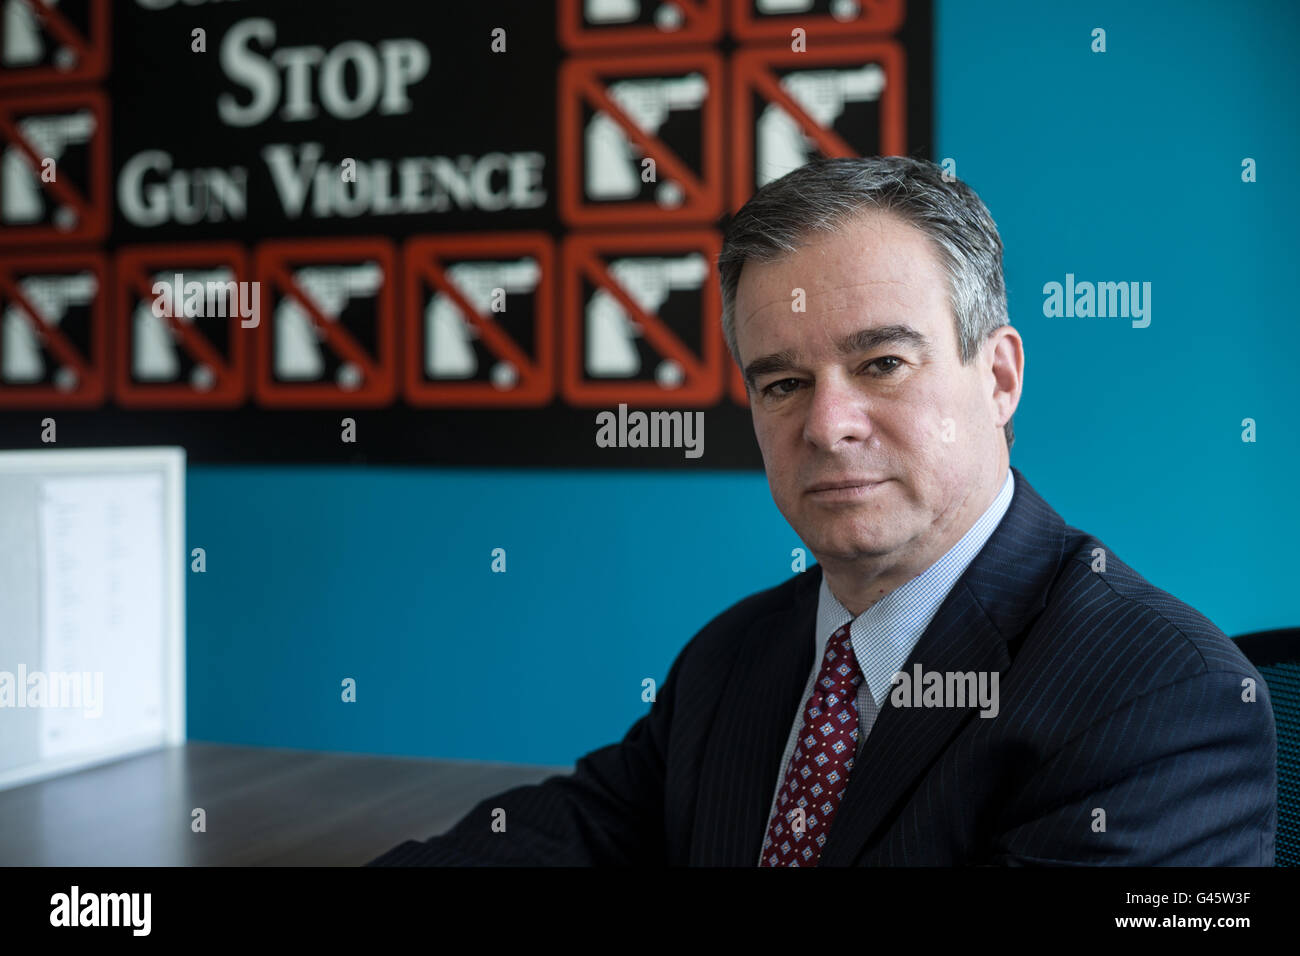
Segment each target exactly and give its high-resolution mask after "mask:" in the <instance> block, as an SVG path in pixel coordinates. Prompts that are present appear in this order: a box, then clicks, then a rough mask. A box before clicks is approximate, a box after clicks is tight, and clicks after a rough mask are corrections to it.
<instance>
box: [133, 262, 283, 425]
mask: <svg viewBox="0 0 1300 956" xmlns="http://www.w3.org/2000/svg"><path fill="white" fill-rule="evenodd" d="M214 265H217V266H226V267H227V268H229V269H230V271H231V272H232V273H233V274H234V277H235V281H236V282H247V281H249V270H248V254H247V253H246V252H245V251H244V247H243V246H241V245H238V244H237V243H233V242H196V243H176V244H174V245H157V246H125V247H122V248H120V249H119V250H118V253H117V262H116V267H115V270H114V271H115V273H116V276H117V290H116V296H115V297H114V301H115V307H114V314H113V318H114V320H115V321H114V325H115V326H116V328H115V329H114V334H113V340H114V346H113V366H114V368H113V397H114V398H115V399H116V400H117V403H118V404H119V405H121V406H122V407H123V408H235V407H237V406H239V405H242V404H244V402H245V401H246V400H247V398H248V379H249V365H250V362H249V356H250V355H251V354H252V347H251V345H250V344H249V341H248V340H249V338H251V336H252V334H253V331H254V330H253V329H251V328H247V329H246V328H244V327H243V325H242V320H241V318H240V316H239V315H238V314H235V315H232V316H230V317H229V318H228V319H227V324H228V327H229V330H230V338H229V343H230V347H229V361H227V359H226V358H225V357H223V356H222V355H221V354H220V352H219V351H218V350H217V349H216V347H215V346H214V345H213V344H212V343H211V342H210V341H208V340H207V339H206V338H204V337H203V335H201V334H200V333H199V331H198V329H197V328H195V326H194V324H193V323H191V322H185V321H182V320H181V319H177V318H174V317H172V316H167V317H165V318H164V319H163V320H162V321H163V322H165V323H166V324H167V327H168V328H169V329H171V330H172V332H173V334H174V335H175V337H176V339H177V343H178V344H179V345H180V347H181V348H183V349H184V350H185V351H186V352H188V353H189V354H190V356H191V358H193V359H194V360H195V361H198V362H202V363H203V364H204V365H206V366H208V367H209V368H210V369H212V370H213V374H214V384H213V387H212V388H211V389H209V390H207V391H202V390H199V389H196V388H194V386H192V385H189V384H187V383H184V382H168V383H165V384H148V385H146V384H142V383H138V382H135V381H132V379H131V326H132V322H131V316H132V314H133V313H134V312H135V307H136V305H137V304H139V302H141V301H150V300H152V299H153V298H155V296H154V293H153V285H154V281H155V280H154V278H153V275H154V273H156V272H162V271H164V270H171V271H172V272H180V273H182V274H184V272H185V270H184V269H183V268H174V267H177V266H191V267H193V266H205V267H210V266H214ZM168 278H169V279H170V276H169V277H168ZM258 308H259V310H260V309H261V303H260V302H259V303H258ZM260 315H262V313H261V312H259V316H260Z"/></svg>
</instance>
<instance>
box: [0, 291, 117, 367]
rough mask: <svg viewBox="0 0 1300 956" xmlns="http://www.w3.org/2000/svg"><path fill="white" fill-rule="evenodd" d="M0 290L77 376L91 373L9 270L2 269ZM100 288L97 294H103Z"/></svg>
mask: <svg viewBox="0 0 1300 956" xmlns="http://www.w3.org/2000/svg"><path fill="white" fill-rule="evenodd" d="M0 292H4V293H5V294H6V295H7V296H8V297H9V299H10V301H12V302H13V303H14V304H15V305H17V306H18V309H19V311H20V312H22V313H25V318H26V319H27V322H28V324H29V325H30V326H31V327H32V330H33V331H34V332H35V333H36V334H37V336H39V338H40V340H41V342H42V344H43V345H44V346H45V347H46V348H47V349H48V350H49V351H50V353H51V354H52V355H54V356H56V357H57V358H58V359H59V361H60V362H62V363H63V364H64V365H70V366H72V367H73V368H75V369H76V370H77V378H78V379H83V380H84V379H85V378H87V377H88V376H89V374H90V366H88V365H87V364H86V363H85V362H84V361H83V360H82V357H81V356H80V355H79V354H77V350H76V348H75V347H74V346H73V344H72V343H71V342H70V341H69V340H68V337H67V336H66V335H64V334H63V332H62V331H61V330H60V329H59V328H58V326H55V325H50V324H48V323H47V322H46V321H45V317H44V316H43V315H41V313H40V312H39V311H38V310H37V309H36V306H34V305H32V303H31V300H30V299H28V298H27V296H25V295H23V291H22V289H21V288H19V286H18V283H16V282H14V280H13V279H12V278H11V277H10V276H9V274H8V273H7V272H2V271H0ZM102 292H103V290H102V289H100V290H99V292H98V293H97V294H102Z"/></svg>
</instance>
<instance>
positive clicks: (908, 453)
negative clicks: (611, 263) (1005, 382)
mask: <svg viewBox="0 0 1300 956" xmlns="http://www.w3.org/2000/svg"><path fill="white" fill-rule="evenodd" d="M814 236H815V237H816V238H810V239H809V240H808V244H807V245H805V246H804V247H803V248H802V249H800V250H799V251H797V252H795V253H792V254H790V255H788V256H786V257H785V258H783V259H781V260H778V261H776V262H769V263H753V262H751V263H747V264H746V265H745V267H744V269H743V271H742V273H741V278H740V283H739V287H738V289H737V294H736V337H737V346H738V350H739V352H740V361H741V363H742V368H743V369H744V370H745V371H746V373H747V374H752V379H751V383H750V409H751V411H752V413H753V419H754V433H755V435H756V436H757V438H758V444H759V447H760V449H761V450H762V453H763V464H764V467H765V468H766V470H767V478H768V483H769V485H770V486H771V489H772V497H773V499H774V500H775V502H776V505H777V507H778V508H779V509H780V510H781V513H782V514H783V515H784V516H785V518H786V520H787V521H788V522H790V525H791V527H793V528H794V530H795V531H796V533H798V535H799V537H800V538H801V539H802V540H803V542H804V543H805V544H807V545H808V547H809V548H810V549H811V550H812V552H813V554H814V555H815V556H816V557H817V558H818V560H819V561H821V562H823V563H825V562H826V559H827V558H828V557H830V558H838V559H840V560H844V561H854V560H858V561H861V560H864V559H866V560H867V561H868V562H870V563H871V564H872V565H874V566H877V567H880V568H884V567H893V566H898V567H906V566H909V565H913V564H915V563H916V562H918V561H922V562H923V563H922V564H921V565H920V566H919V567H916V568H915V570H916V573H920V571H922V570H924V568H925V567H926V566H928V564H929V563H932V562H933V561H934V560H937V559H938V557H939V556H941V555H942V553H943V551H946V550H947V548H948V547H951V545H952V544H953V543H955V541H956V538H957V537H960V535H961V533H963V532H964V531H965V530H966V527H968V526H969V523H970V522H972V521H973V520H974V519H975V518H976V517H978V512H974V513H972V508H973V506H974V505H975V504H976V503H979V504H980V505H981V507H983V506H984V505H985V504H987V502H986V501H982V500H981V499H980V497H979V496H981V495H984V494H985V493H986V491H985V489H987V488H989V487H992V482H993V481H994V480H995V479H996V478H998V477H1000V476H1001V474H1002V467H1003V466H1002V465H1001V454H1000V451H1001V452H1004V451H1005V440H1004V438H1003V436H1002V428H1001V426H1000V425H999V424H998V423H997V409H996V407H995V405H994V401H993V392H994V377H993V374H992V372H991V371H990V350H985V352H984V353H982V354H981V356H980V357H979V358H977V359H976V361H974V362H972V363H971V364H970V365H969V366H963V365H962V364H961V359H960V356H959V354H958V348H957V335H956V330H955V328H954V321H953V313H952V310H951V307H950V305H949V302H948V283H947V278H946V275H945V273H944V272H943V270H942V268H941V266H940V265H939V261H938V259H937V257H936V256H935V254H934V252H933V250H932V248H931V246H930V243H929V240H928V239H927V237H926V236H925V235H924V233H922V232H920V230H918V229H916V228H915V227H913V226H911V225H908V224H906V223H904V222H902V221H901V220H899V219H897V218H895V217H893V216H890V215H884V214H881V213H879V212H877V211H874V210H873V211H870V212H867V213H864V214H861V215H860V216H859V217H858V218H857V219H855V220H853V221H852V222H851V223H849V224H847V225H845V226H843V227H841V228H840V229H839V230H838V231H837V232H835V233H833V234H814ZM800 289H802V290H803V291H804V293H805V295H806V298H805V304H804V308H805V309H806V311H795V310H794V309H793V308H792V303H795V304H797V299H796V295H797V292H796V290H800ZM855 337H856V340H855ZM998 443H1002V449H1001V450H1000V449H999V447H998ZM864 482H866V483H868V484H865V485H864V484H863V483H864ZM845 483H851V484H852V485H853V486H852V487H842V488H838V489H833V488H832V489H826V488H823V487H822V486H823V485H825V484H845ZM941 544H942V546H943V551H939V552H938V553H933V552H935V550H936V549H937V548H938V547H939V546H940V545H941Z"/></svg>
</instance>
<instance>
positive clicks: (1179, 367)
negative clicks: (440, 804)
mask: <svg viewBox="0 0 1300 956" xmlns="http://www.w3.org/2000/svg"><path fill="white" fill-rule="evenodd" d="M1134 6H1136V5H1134V4H1131V3H1127V2H1125V3H1088V4H1082V3H1079V4H1065V3H1042V2H1038V0H1034V2H1021V3H972V2H964V0H962V2H940V3H939V4H938V5H937V8H936V30H937V36H936V61H937V64H938V65H937V73H936V110H937V112H936V124H937V136H938V145H937V150H936V158H942V157H952V158H953V159H954V160H955V161H956V163H957V174H958V175H959V176H961V177H962V178H963V179H966V180H967V181H968V182H970V183H971V184H972V185H973V186H974V187H975V189H976V190H977V191H978V192H979V193H980V195H981V196H982V197H983V198H984V200H985V202H986V203H987V204H988V206H989V208H990V209H991V210H992V212H993V215H994V218H995V219H996V220H997V223H998V226H999V229H1000V230H1001V233H1002V237H1003V240H1004V242H1005V244H1006V247H1007V254H1006V272H1007V280H1008V298H1009V303H1010V309H1011V319H1012V323H1013V324H1014V325H1016V326H1017V328H1018V329H1019V330H1020V332H1021V335H1022V336H1023V337H1024V340H1025V345H1026V375H1025V390H1024V395H1023V398H1022V401H1021V405H1020V409H1019V411H1018V412H1017V414H1016V433H1017V440H1016V446H1015V449H1014V451H1013V453H1012V463H1013V464H1015V465H1016V467H1018V468H1019V469H1021V470H1022V471H1023V472H1024V473H1025V475H1026V476H1027V477H1028V479H1029V480H1030V481H1031V482H1032V483H1033V485H1034V486H1035V488H1036V489H1037V490H1038V491H1039V492H1040V493H1041V494H1043V495H1044V496H1045V497H1046V498H1047V500H1048V501H1049V502H1051V504H1052V505H1053V506H1054V507H1055V508H1056V509H1057V510H1058V511H1059V512H1060V513H1061V514H1062V515H1063V516H1064V517H1065V519H1066V520H1067V521H1068V522H1070V523H1071V524H1074V525H1076V526H1078V527H1081V528H1084V529H1086V530H1088V531H1090V532H1092V533H1093V534H1096V535H1097V536H1098V537H1100V538H1101V539H1102V540H1103V541H1105V542H1106V543H1107V544H1108V545H1109V546H1110V547H1111V548H1112V549H1113V550H1114V551H1115V552H1116V553H1117V554H1118V555H1119V556H1120V557H1121V558H1123V559H1124V560H1125V561H1127V562H1128V563H1129V564H1131V565H1133V566H1134V567H1135V568H1137V569H1138V571H1139V572H1141V573H1142V574H1144V575H1145V576H1146V577H1147V578H1148V579H1149V580H1151V581H1152V582H1153V583H1154V584H1156V585H1157V586H1159V587H1163V588H1165V589H1166V590H1168V591H1170V592H1172V593H1173V594H1175V595H1177V596H1179V597H1180V598H1182V599H1184V600H1186V601H1187V602H1189V603H1190V604H1192V605H1193V606H1195V607H1196V608H1198V609H1199V610H1201V611H1202V612H1203V613H1205V614H1206V615H1208V616H1209V617H1210V618H1211V619H1212V620H1213V621H1215V623H1217V624H1218V625H1219V626H1220V627H1221V628H1222V629H1223V630H1225V631H1226V632H1228V633H1229V634H1238V633H1242V632H1244V631H1249V630H1256V629H1262V628H1269V627H1280V626H1284V625H1295V624H1300V608H1298V607H1297V601H1296V598H1295V588H1294V584H1293V583H1292V581H1291V577H1292V574H1291V567H1290V561H1289V560H1288V559H1287V558H1286V554H1287V552H1288V551H1289V545H1290V540H1289V539H1290V538H1291V537H1292V536H1294V535H1295V534H1296V532H1297V530H1300V506H1297V504H1296V499H1295V496H1294V494H1293V493H1292V492H1293V488H1294V485H1295V479H1294V476H1295V475H1296V474H1297V472H1300V456H1298V454H1297V450H1298V449H1300V441H1298V440H1297V433H1296V411H1297V408H1300V387H1298V386H1297V381H1298V378H1297V376H1296V374H1295V371H1294V368H1295V362H1296V356H1297V354H1300V324H1298V323H1297V320H1296V317H1295V313H1294V301H1295V298H1294V293H1293V290H1292V288H1291V284H1292V283H1293V282H1294V280H1295V276H1296V267H1295V257H1296V252H1297V248H1296V246H1297V244H1296V240H1295V234H1294V229H1295V221H1296V213H1297V210H1298V209H1300V203H1298V202H1297V198H1298V197H1297V185H1296V179H1295V178H1294V176H1293V175H1292V173H1291V170H1290V167H1289V166H1288V165H1287V164H1288V163H1289V162H1290V160H1291V159H1292V158H1293V157H1294V156H1296V155H1300V136H1298V135H1297V124H1296V123H1295V120H1294V105H1293V102H1294V91H1295V73H1294V67H1293V65H1292V61H1293V56H1294V49H1295V43H1296V39H1297V37H1298V36H1300V30H1297V26H1300V12H1298V9H1300V5H1295V4H1291V3H1274V4H1250V5H1226V4H1212V3H1185V2H1164V3H1144V4H1142V5H1141V7H1142V9H1140V10H1135V9H1132V7H1134ZM1247 7H1249V9H1250V12H1249V13H1247V12H1244V11H1245V10H1246V8H1247ZM1096 26H1101V27H1104V28H1105V29H1106V31H1107V41H1108V52H1107V53H1105V54H1104V55H1097V54H1093V53H1091V52H1089V34H1090V31H1091V30H1092V28H1093V27H1096ZM1246 156H1250V157H1253V158H1254V159H1255V160H1256V161H1257V162H1258V165H1259V181H1258V182H1257V183H1254V184H1249V185H1248V184H1244V183H1242V182H1241V179H1240V163H1241V160H1242V158H1243V157H1246ZM1067 272H1071V273H1074V274H1075V275H1076V277H1077V278H1078V279H1080V280H1084V279H1087V280H1092V281H1130V280H1131V281H1149V282H1151V283H1152V286H1153V288H1152V304H1153V310H1152V322H1151V325H1150V327H1149V328H1145V329H1134V328H1132V327H1131V325H1130V323H1129V322H1127V321H1125V320H1122V319H1065V318H1050V319H1049V318H1045V317H1044V316H1043V314H1042V302H1043V294H1042V287H1043V284H1044V283H1045V282H1049V281H1058V282H1059V281H1063V280H1064V276H1065V274H1066V273H1067ZM1247 417H1249V418H1253V419H1255V420H1256V422H1257V423H1258V439H1259V440H1258V441H1257V442H1256V443H1254V444H1243V443H1242V441H1241V438H1240V433H1241V425H1240V422H1241V420H1242V419H1243V418H1247ZM593 421H594V419H593ZM593 428H594V425H593ZM187 494H188V543H189V546H190V547H203V548H205V549H206V552H207V562H208V564H207V572H206V573H205V574H202V575H196V574H191V575H190V577H189V586H188V594H187V600H188V607H187V623H188V645H187V647H188V660H187V676H188V693H189V707H188V719H189V734H190V737H191V739H196V740H214V741H226V742H231V743H244V744H260V745H274V746H283V747H303V748H318V749H322V750H335V751H369V752H375V753H391V754H409V755H421V756H437V757H448V758H474V759H483V760H498V761H511V762H521V763H551V764H567V763H570V762H572V761H573V760H574V759H575V758H576V757H577V756H578V755H579V754H581V753H583V752H585V751H587V750H590V749H592V748H594V747H598V746H601V745H603V744H605V743H609V742H611V741H613V740H616V739H617V738H618V737H620V736H621V735H622V734H623V732H624V731H626V729H627V727H628V726H629V725H630V724H631V723H632V722H633V721H634V720H635V719H636V718H637V717H639V716H640V715H641V714H643V713H645V711H646V710H647V709H648V706H649V705H648V704H646V703H644V702H642V700H641V680H642V679H643V678H645V677H652V678H654V679H655V680H657V681H661V680H662V679H663V677H664V675H665V674H666V673H667V670H668V666H669V664H670V663H671V661H672V658H673V656H674V655H675V653H676V652H677V651H678V650H679V649H680V648H681V646H682V645H683V644H684V643H685V642H686V641H687V640H688V639H689V638H690V637H691V635H692V634H694V633H695V631H696V630H697V629H698V628H699V627H700V626H701V625H703V624H704V623H705V622H706V621H707V620H708V619H709V618H710V617H712V616H713V615H714V614H716V613H717V612H718V611H720V610H722V609H723V608H725V607H726V606H727V605H729V604H731V603H732V602H734V601H735V600H737V599H739V598H740V597H742V596H744V595H745V594H748V593H751V592H753V591H755V590H758V589H760V588H763V587H767V586H769V585H771V584H774V583H777V582H778V581H780V580H781V579H782V578H783V577H785V576H786V575H788V574H789V573H791V572H790V550H791V549H792V548H794V547H796V546H798V543H799V542H798V540H797V538H796V537H795V535H794V533H793V531H792V530H791V529H790V528H789V527H788V526H787V525H786V524H785V522H784V520H783V519H782V518H781V516H780V514H779V512H777V510H776V508H775V506H774V505H773V504H772V501H771V498H770V496H769V494H768V490H767V483H766V480H765V478H764V477H763V475H761V474H757V473H755V474H741V475H737V474H729V473H703V472H697V473H692V472H691V471H689V470H684V471H680V472H662V473H659V472H656V473H626V472H617V471H611V472H607V473H581V472H563V471H545V472H537V473H531V472H510V471H495V470H494V471H486V470H484V471H479V470H462V469H455V470H425V469H384V468H350V467H337V468H308V467H303V468H235V467H202V466H195V467H192V468H191V469H190V473H189V479H188V484H187ZM496 547H502V548H505V549H506V554H507V569H508V570H507V572H506V573H505V574H503V575H502V574H492V573H490V563H491V551H492V549H493V548H496ZM344 677H353V678H355V679H356V680H357V684H358V699H357V703H356V704H351V705H344V704H342V703H340V701H339V692H340V688H339V683H340V681H341V680H342V679H343V678H344Z"/></svg>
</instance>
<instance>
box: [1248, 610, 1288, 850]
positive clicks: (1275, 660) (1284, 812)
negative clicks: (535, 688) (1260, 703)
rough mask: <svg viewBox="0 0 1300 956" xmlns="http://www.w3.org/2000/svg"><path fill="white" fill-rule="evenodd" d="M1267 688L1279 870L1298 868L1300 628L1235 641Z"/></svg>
mask: <svg viewBox="0 0 1300 956" xmlns="http://www.w3.org/2000/svg"><path fill="white" fill-rule="evenodd" d="M1235 640H1236V642H1237V646H1238V647H1239V648H1241V652H1242V653H1243V654H1245V655H1246V657H1248V658H1249V659H1250V662H1251V663H1252V664H1254V665H1255V669H1256V670H1258V671H1259V672H1260V674H1261V675H1263V677H1264V682H1265V683H1267V684H1268V694H1269V698H1270V699H1271V700H1272V702H1273V718H1274V720H1276V721H1277V849H1276V850H1275V852H1274V862H1275V863H1276V864H1277V865H1278V866H1300V627H1283V628H1279V629H1278V630H1275V631H1256V632H1255V633H1253V634H1242V635H1241V636H1240V637H1238V638H1236V639H1235Z"/></svg>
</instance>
